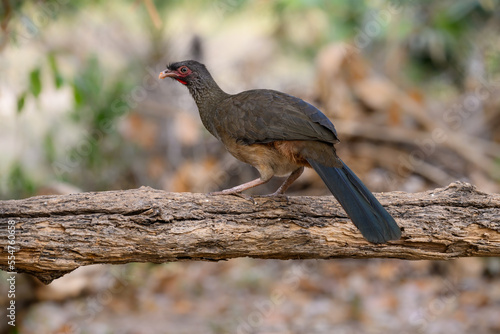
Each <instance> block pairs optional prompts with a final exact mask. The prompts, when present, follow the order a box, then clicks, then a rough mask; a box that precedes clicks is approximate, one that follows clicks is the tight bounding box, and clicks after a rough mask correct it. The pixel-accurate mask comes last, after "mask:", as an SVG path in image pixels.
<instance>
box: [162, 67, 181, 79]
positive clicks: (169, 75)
mask: <svg viewBox="0 0 500 334" xmlns="http://www.w3.org/2000/svg"><path fill="white" fill-rule="evenodd" d="M176 76H177V73H175V72H174V71H171V70H169V69H166V70H165V71H163V72H161V73H160V75H159V76H158V78H160V79H165V78H175V77H176Z"/></svg>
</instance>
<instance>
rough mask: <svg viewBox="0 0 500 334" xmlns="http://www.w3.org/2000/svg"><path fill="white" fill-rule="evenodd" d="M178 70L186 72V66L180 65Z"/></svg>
mask: <svg viewBox="0 0 500 334" xmlns="http://www.w3.org/2000/svg"><path fill="white" fill-rule="evenodd" d="M179 71H180V72H181V73H187V71H188V68H187V67H186V66H182V67H181V68H180V69H179Z"/></svg>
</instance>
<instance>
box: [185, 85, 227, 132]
mask: <svg viewBox="0 0 500 334" xmlns="http://www.w3.org/2000/svg"><path fill="white" fill-rule="evenodd" d="M188 89H189V92H190V93H191V96H193V99H194V101H195V102H196V105H197V106H198V111H199V112H200V118H201V121H202V122H203V125H204V126H205V127H206V128H207V130H208V131H210V132H211V133H212V134H214V132H213V131H214V130H213V117H215V110H216V109H217V107H218V106H219V105H220V103H221V102H222V101H223V100H225V99H226V98H228V97H229V96H230V95H229V94H227V93H226V92H224V91H223V90H222V89H221V88H220V87H219V85H217V83H216V82H215V80H214V79H213V78H212V77H209V78H205V80H203V81H202V82H196V83H194V84H192V85H189V86H188ZM214 135H215V134H214Z"/></svg>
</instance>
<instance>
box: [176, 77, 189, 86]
mask: <svg viewBox="0 0 500 334" xmlns="http://www.w3.org/2000/svg"><path fill="white" fill-rule="evenodd" d="M175 80H177V81H179V82H180V83H181V84H183V85H187V82H186V81H184V80H181V79H177V78H175Z"/></svg>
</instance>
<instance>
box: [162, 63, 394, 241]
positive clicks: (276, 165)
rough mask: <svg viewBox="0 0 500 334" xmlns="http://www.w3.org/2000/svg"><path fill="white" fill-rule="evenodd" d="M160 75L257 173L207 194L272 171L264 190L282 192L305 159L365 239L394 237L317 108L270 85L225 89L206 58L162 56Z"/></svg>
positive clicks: (256, 182)
mask: <svg viewBox="0 0 500 334" xmlns="http://www.w3.org/2000/svg"><path fill="white" fill-rule="evenodd" d="M165 78H171V79H174V80H176V81H178V82H179V83H181V84H182V85H184V86H186V87H187V89H188V90H189V92H190V93H191V96H192V97H193V99H194V101H195V102H196V105H197V107H198V111H199V114H200V118H201V121H202V123H203V125H204V126H205V128H206V129H207V130H208V131H209V132H210V133H211V134H212V135H213V136H214V137H216V138H217V139H218V140H219V141H220V142H222V144H223V145H224V146H225V148H226V149H227V151H229V153H231V154H232V155H233V156H234V157H235V158H237V159H238V160H240V161H243V162H245V163H247V164H250V165H252V166H253V167H255V168H256V169H257V170H258V172H259V173H260V177H259V178H257V179H255V180H253V181H250V182H246V183H243V184H241V185H238V186H235V187H232V188H229V189H225V190H222V191H218V192H214V193H212V194H213V195H231V194H234V195H238V194H241V192H242V191H245V190H247V189H250V188H253V187H256V186H259V185H262V184H264V183H266V182H268V181H269V180H270V179H271V178H272V177H273V176H287V178H286V179H285V181H284V182H283V184H281V186H280V187H279V188H278V189H277V190H276V191H275V192H274V193H272V194H270V195H268V196H284V193H285V191H286V190H287V189H288V188H289V187H290V185H291V184H292V183H293V182H294V181H295V180H296V179H297V178H298V177H299V176H300V175H301V174H302V172H303V171H304V168H305V167H308V168H313V169H314V170H315V171H316V172H317V173H318V174H319V176H320V177H321V179H322V180H323V182H324V183H325V185H326V186H327V188H328V189H329V190H330V192H331V193H332V194H333V196H334V197H335V198H336V199H337V201H338V202H339V203H340V205H341V206H342V207H343V208H344V210H345V212H346V213H347V215H348V216H349V217H350V219H351V220H352V222H353V223H354V225H355V226H356V227H357V228H358V229H359V231H360V232H361V234H362V236H363V237H364V238H365V239H366V240H368V241H369V242H371V243H375V244H380V243H386V242H387V241H389V240H398V239H400V238H401V230H400V228H399V226H398V225H397V223H396V221H395V220H394V218H393V217H392V216H391V215H390V214H389V213H388V212H387V210H386V209H384V207H383V206H382V205H381V204H380V202H379V201H378V200H377V199H376V198H375V196H374V195H373V194H372V193H371V192H370V190H368V188H367V187H366V186H365V185H364V184H363V182H361V180H360V179H359V178H358V177H357V176H356V174H354V172H353V171H351V169H350V168H349V167H347V165H346V164H345V163H344V162H343V161H342V160H341V159H340V158H339V157H338V156H337V153H336V149H335V144H337V143H339V139H338V137H337V131H336V130H335V127H334V125H333V123H332V122H331V121H330V120H329V119H328V117H326V116H325V114H323V113H322V112H321V111H320V110H319V109H317V108H316V107H314V106H313V105H311V104H309V103H307V102H305V101H304V100H302V99H300V98H297V97H294V96H292V95H288V94H285V93H282V92H279V91H276V90H270V89H253V90H247V91H243V92H241V93H237V94H228V93H226V92H224V91H223V90H222V89H221V88H220V87H219V85H218V84H217V83H216V82H215V80H214V79H213V77H212V75H211V74H210V72H209V71H208V69H207V68H206V66H205V65H204V64H202V63H200V62H197V61H195V60H185V61H180V62H175V63H170V64H169V65H167V67H166V69H165V70H164V71H162V72H160V74H159V79H165Z"/></svg>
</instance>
